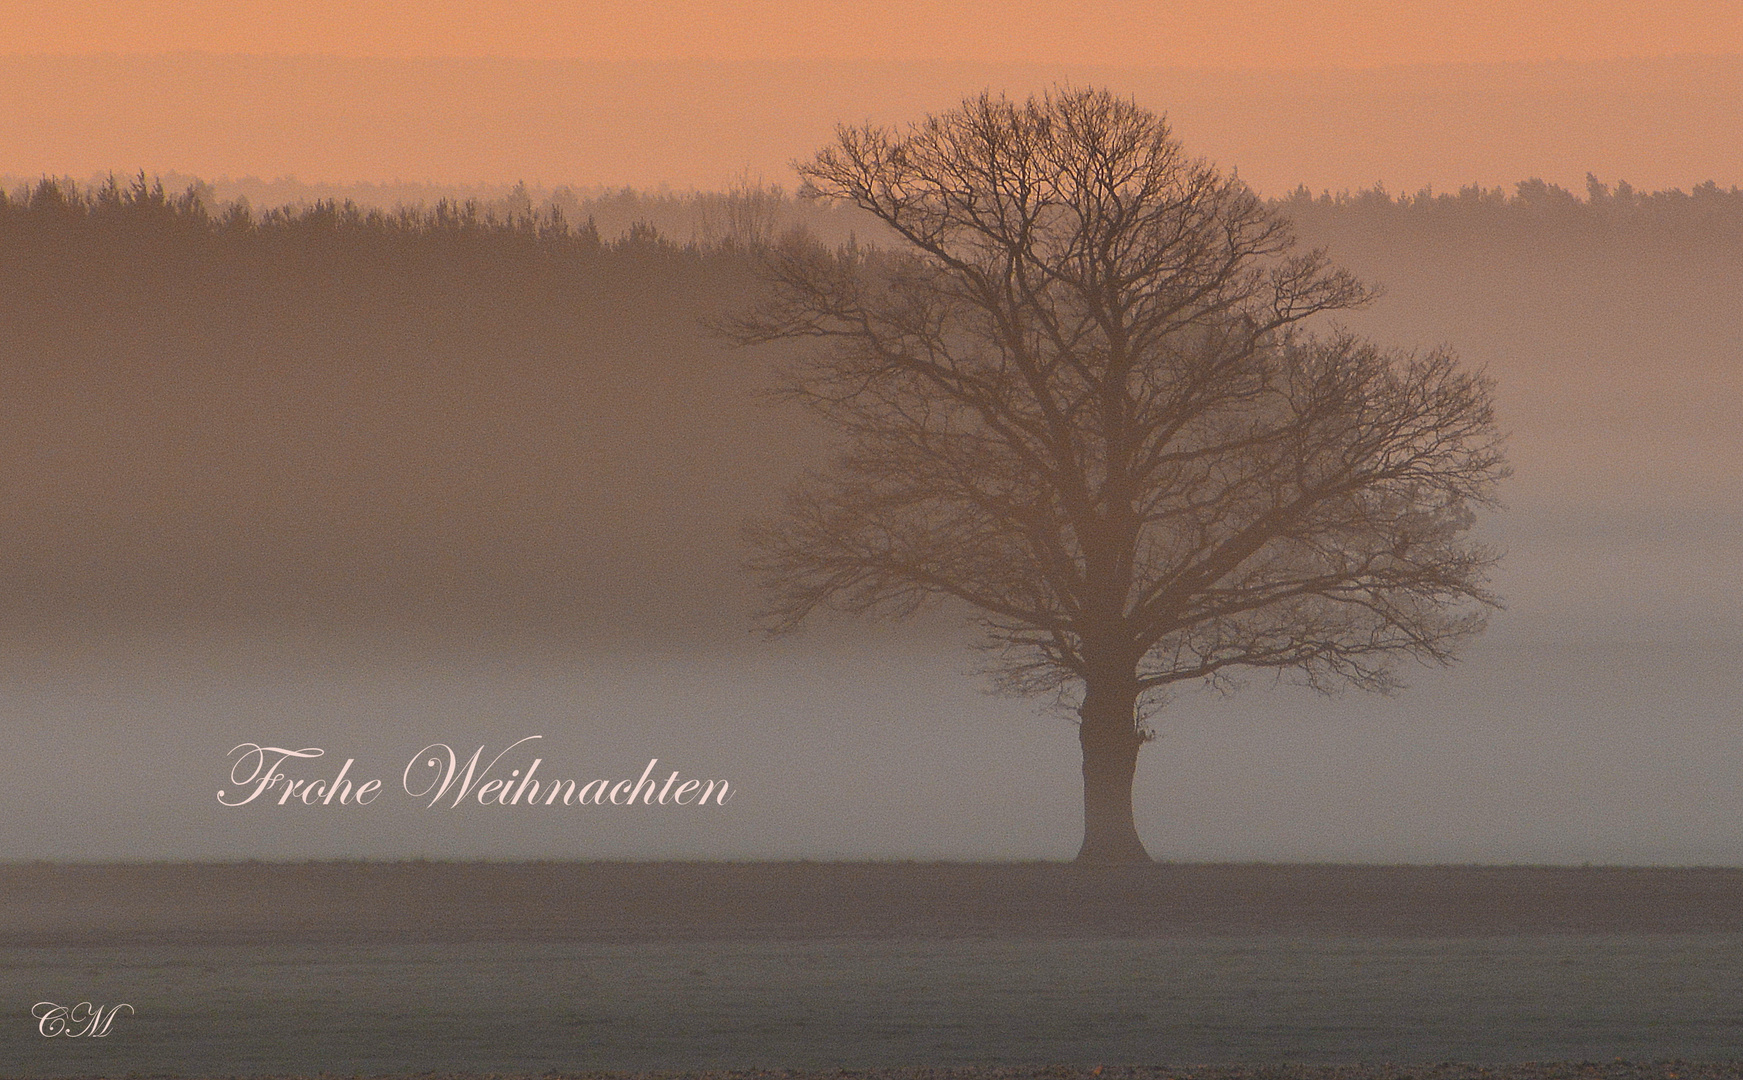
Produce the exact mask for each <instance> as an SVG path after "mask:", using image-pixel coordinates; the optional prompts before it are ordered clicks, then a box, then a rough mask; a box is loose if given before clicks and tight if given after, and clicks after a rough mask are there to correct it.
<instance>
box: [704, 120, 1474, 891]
mask: <svg viewBox="0 0 1743 1080" xmlns="http://www.w3.org/2000/svg"><path fill="white" fill-rule="evenodd" d="M799 172H800V175H801V176H802V177H803V179H804V181H805V188H804V191H805V192H806V193H807V194H809V195H813V196H817V197H822V198H828V199H835V200H845V201H847V202H850V203H852V204H854V205H856V206H858V207H861V208H863V209H864V210H867V211H869V212H870V213H872V214H873V215H875V216H876V217H877V218H878V219H880V220H881V221H882V222H883V223H884V224H885V225H887V226H888V227H889V228H890V230H892V231H893V233H894V236H895V237H896V238H897V240H896V242H895V243H893V244H892V245H886V246H881V247H879V246H874V247H869V248H868V247H861V246H853V245H849V246H848V247H845V248H842V249H839V250H828V249H826V248H824V247H823V246H822V245H820V244H818V243H816V242H814V241H808V240H806V239H804V238H803V237H797V236H795V237H791V238H789V239H788V240H786V241H784V242H782V243H781V244H779V245H777V246H776V247H775V248H774V249H773V250H772V251H770V252H769V255H768V267H769V273H770V277H771V279H772V290H771V294H770V297H771V298H770V299H769V300H767V301H766V302H765V303H764V304H763V305H762V306H760V307H759V308H757V309H756V310H755V311H753V312H752V313H750V314H749V315H747V316H744V317H743V318H741V319H740V320H739V321H738V322H737V323H736V332H737V335H738V337H739V338H740V339H741V340H743V341H746V342H766V341H775V340H783V339H803V340H806V341H809V342H810V343H811V346H810V347H809V348H805V349H803V350H802V351H801V359H800V360H798V361H797V362H796V363H795V364H794V365H792V366H791V367H790V368H789V369H788V371H787V372H786V379H785V382H784V392H785V394H787V395H789V396H791V397H792V398H795V399H797V400H798V401H800V402H802V403H804V404H805V405H806V406H809V407H810V408H811V409H813V410H815V411H816V412H818V413H820V414H822V416H824V417H825V418H827V420H828V421H830V422H831V423H832V424H833V425H834V426H835V427H836V428H838V429H839V430H840V431H841V432H842V433H843V434H844V436H845V444H846V447H845V451H844V453H843V454H842V455H841V456H840V458H839V459H838V460H837V461H836V462H835V463H834V464H833V466H832V467H831V468H830V470H829V471H827V472H825V473H822V474H819V475H814V476H813V477H811V479H810V480H809V481H808V482H806V483H804V484H802V485H801V486H800V487H799V488H798V489H797V490H795V491H794V492H792V493H791V495H790V497H789V504H788V507H787V511H786V513H785V515H784V517H783V518H782V519H781V520H778V521H772V522H766V523H762V524H759V525H754V526H753V527H752V529H751V533H752V539H753V541H754V543H755V544H756V546H757V555H756V556H755V558H754V561H753V566H754V568H755V569H756V570H758V571H759V572H760V574H761V575H762V577H763V578H764V584H765V585H766V586H768V587H769V588H770V589H771V590H772V596H773V598H774V599H773V602H772V604H771V606H770V609H769V617H770V627H771V629H774V630H776V631H784V630H790V629H792V628H794V627H796V626H797V625H798V624H799V623H800V622H801V621H802V620H804V619H805V618H806V617H807V616H809V615H810V614H811V613H812V612H814V611H816V610H817V609H819V608H824V607H832V608H836V609H842V610H847V611H855V612H877V613H883V614H888V615H895V616H905V615H909V614H911V613H913V612H915V611H916V610H918V609H920V608H922V607H924V606H927V605H929V604H931V603H933V602H936V601H948V600H951V599H954V600H955V601H960V602H961V603H963V604H966V605H967V606H968V607H969V608H971V609H973V610H974V611H975V612H976V613H977V616H978V620H979V623H980V626H981V627H982V629H983V630H984V632H985V635H986V639H987V641H986V643H987V645H988V647H989V649H990V650H991V656H992V662H991V664H990V665H989V667H990V669H991V671H992V673H993V675H994V677H995V681H996V683H997V684H998V685H999V686H1000V688H1002V689H1007V690H1012V691H1016V692H1022V693H1033V692H1040V691H1055V692H1058V693H1059V694H1060V695H1061V697H1062V699H1063V700H1064V701H1066V702H1067V703H1068V704H1069V705H1071V706H1074V707H1075V710H1076V713H1077V716H1078V718H1079V724H1078V730H1079V741H1080V743H1081V745H1082V748H1083V847H1082V849H1081V850H1080V852H1079V854H1078V859H1079V861H1082V862H1126V861H1140V860H1147V859H1148V857H1149V856H1148V855H1147V854H1146V852H1145V850H1144V846H1143V844H1142V842H1141V841H1140V840H1139V839H1138V833H1137V829H1136V828H1135V827H1134V824H1133V818H1132V778H1133V773H1134V770H1135V768H1136V765H1137V759H1138V750H1139V748H1140V747H1141V746H1143V744H1144V743H1145V742H1147V741H1149V740H1150V739H1151V738H1153V737H1154V736H1153V734H1152V732H1151V730H1150V728H1149V727H1148V726H1147V724H1146V722H1145V718H1146V715H1147V714H1148V712H1149V711H1150V710H1153V709H1154V708H1155V707H1157V706H1158V705H1159V704H1160V703H1161V702H1162V700H1163V699H1164V698H1165V697H1166V695H1167V693H1168V691H1169V688H1170V687H1172V686H1173V685H1174V684H1176V683H1180V682H1185V681H1188V680H1198V681H1208V682H1209V683H1211V684H1213V685H1217V686H1221V687H1225V688H1226V687H1228V686H1230V685H1232V683H1231V682H1230V679H1231V676H1232V674H1233V673H1234V671H1236V670H1238V669H1243V668H1247V669H1251V668H1260V669H1264V668H1269V669H1275V670H1277V671H1279V672H1284V671H1287V672H1291V673H1294V674H1295V675H1296V676H1298V677H1299V678H1301V679H1302V680H1304V681H1305V682H1306V683H1308V684H1310V685H1312V686H1314V687H1316V688H1318V689H1321V690H1329V689H1332V688H1334V687H1336V686H1340V685H1353V686H1357V687H1360V688H1363V689H1371V690H1385V689H1388V688H1390V687H1392V686H1393V685H1395V680H1394V677H1393V673H1392V672H1393V667H1394V665H1395V664H1396V662H1397V661H1398V659H1399V658H1400V657H1402V656H1414V657H1418V658H1422V659H1425V660H1428V661H1434V662H1440V663H1446V662H1448V661H1449V660H1450V659H1451V657H1452V653H1453V649H1454V647H1455V646H1456V645H1457V644H1458V643H1459V642H1460V640H1461V639H1463V638H1465V637H1467V636H1468V635H1470V634H1472V633H1474V632H1476V631H1477V630H1479V629H1480V628H1481V626H1482V624H1483V616H1484V614H1485V611H1486V609H1488V608H1490V607H1493V606H1494V605H1495V604H1496V601H1495V599H1494V598H1493V597H1492V596H1491V595H1490V594H1489V593H1488V592H1487V591H1486V590H1485V588H1484V579H1485V575H1486V572H1487V570H1488V569H1489V567H1490V566H1491V565H1492V564H1493V563H1494V561H1495V558H1496V555H1495V553H1494V552H1492V551H1490V550H1489V549H1487V548H1484V547H1483V546H1481V545H1479V544H1476V543H1474V542H1472V541H1471V540H1470V539H1468V537H1467V533H1468V531H1469V530H1470V528H1471V525H1472V522H1473V508H1474V507H1478V506H1483V505H1488V504H1490V503H1491V502H1492V491H1493V488H1494V486H1495V484H1496V482H1497V481H1498V480H1500V479H1501V478H1502V477H1503V476H1504V475H1505V474H1506V471H1507V470H1506V467H1505V464H1504V460H1503V457H1502V453H1501V449H1500V439H1499V436H1498V434H1497V432H1496V429H1495V425H1494V420H1493V415H1492V406H1491V383H1490V382H1489V380H1488V379H1486V378H1485V377H1484V376H1482V375H1479V374H1473V373H1470V372H1466V371H1463V370H1461V369H1460V368H1459V366H1458V364H1457V362H1456V361H1455V359H1454V357H1452V356H1451V355H1449V354H1447V353H1446V352H1444V351H1435V352H1430V353H1427V354H1399V353H1395V352H1386V351H1382V350H1381V349H1379V348H1377V347H1376V346H1374V345H1373V344H1371V343H1369V342H1367V341H1365V340H1363V339H1361V338H1358V337H1356V336H1353V335H1351V334H1349V333H1345V332H1340V331H1335V330H1333V331H1331V332H1328V333H1326V334H1324V335H1319V336H1316V335H1315V334H1312V333H1309V332H1308V331H1307V329H1306V328H1305V327H1303V326H1302V325H1301V324H1302V323H1303V322H1304V321H1306V320H1309V319H1311V318H1313V317H1314V316H1317V315H1320V314H1322V313H1324V312H1330V311H1336V310H1338V309H1346V308H1352V307H1355V306H1357V305H1360V304H1362V303H1364V302H1365V301H1366V300H1367V299H1368V298H1369V295H1370V294H1369V293H1368V291H1367V290H1365V289H1364V287H1363V286H1362V285H1361V284H1360V283H1358V282H1357V281H1356V280H1355V279H1354V278H1353V277H1351V276H1350V275H1349V274H1347V273H1345V272H1343V271H1341V270H1337V269H1334V268H1332V267H1331V266H1329V265H1328V263H1327V260H1326V258H1325V256H1324V254H1323V253H1322V252H1318V251H1314V252H1308V253H1305V254H1297V253H1294V252H1293V248H1294V243H1295V241H1294V237H1293V235H1292V233H1291V230H1290V227H1289V225H1288V223H1287V222H1285V221H1283V220H1281V219H1280V218H1278V217H1277V216H1276V215H1275V214H1273V213H1272V212H1271V211H1270V210H1269V209H1267V208H1266V207H1265V206H1264V205H1263V204H1262V203H1261V202H1260V201H1259V200H1258V199H1257V198H1256V197H1255V196H1254V195H1253V193H1252V192H1251V191H1250V190H1249V189H1248V188H1247V187H1246V186H1245V185H1243V184H1242V183H1241V182H1240V181H1239V180H1238V179H1234V178H1230V177H1223V176H1221V175H1219V174H1218V173H1217V172H1216V171H1215V170H1214V169H1213V168H1211V167H1210V166H1209V165H1207V164H1205V163H1203V162H1201V161H1195V160H1191V159H1189V158H1187V157H1185V156H1184V155H1183V153H1182V150H1181V146H1180V144H1179V143H1178V142H1177V141H1175V139H1174V138H1172V136H1171V135H1170V132H1169V128H1168V126H1167V124H1166V122H1165V121H1164V120H1163V118H1162V117H1160V116H1157V115H1156V114H1154V113H1151V112H1148V111H1146V110H1144V109H1142V108H1139V107H1138V106H1137V105H1136V104H1134V103H1132V102H1130V101H1127V100H1122V99H1120V98H1118V97H1115V96H1113V95H1111V94H1109V93H1107V92H1103V91H1097V90H1061V91H1058V92H1055V93H1053V94H1051V95H1049V96H1046V97H1043V98H1040V99H1034V98H1031V99H1029V100H1028V101H1027V102H1026V103H1023V104H1018V103H1015V102H1012V101H1010V100H1007V99H1006V98H1004V97H1002V96H1000V97H994V96H992V95H990V94H983V95H981V96H980V97H978V98H974V99H970V100H968V101H965V102H964V103H963V104H962V106H961V107H959V108H957V109H955V110H953V111H950V112H947V113H944V114H942V115H938V116H932V117H929V118H928V119H926V120H925V121H924V122H923V123H920V124H918V125H914V126H912V127H910V128H909V129H907V130H906V131H895V130H890V129H882V128H875V127H861V128H849V127H843V128H840V129H839V130H838V132H837V138H836V141H835V142H834V143H833V144H832V145H830V146H828V147H827V148H825V149H824V150H822V151H821V152H819V153H818V154H817V156H816V158H815V159H814V160H812V161H811V162H809V163H807V164H803V165H801V166H799Z"/></svg>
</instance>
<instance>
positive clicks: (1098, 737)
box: [1077, 678, 1150, 864]
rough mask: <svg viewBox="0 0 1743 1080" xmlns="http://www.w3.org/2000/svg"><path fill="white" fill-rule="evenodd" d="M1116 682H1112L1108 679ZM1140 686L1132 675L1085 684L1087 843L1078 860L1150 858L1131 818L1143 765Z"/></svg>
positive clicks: (1081, 736)
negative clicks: (1140, 762) (1135, 777)
mask: <svg viewBox="0 0 1743 1080" xmlns="http://www.w3.org/2000/svg"><path fill="white" fill-rule="evenodd" d="M1108 683H1111V684H1112V685H1107V684H1108ZM1137 708H1138V687H1137V685H1136V680H1133V679H1129V678H1128V679H1123V680H1122V679H1108V680H1105V681H1104V680H1099V679H1091V680H1089V682H1088V685H1086V686H1085V687H1084V694H1083V708H1082V709H1080V710H1078V716H1079V717H1080V718H1081V721H1082V722H1081V723H1080V724H1079V725H1078V728H1077V738H1078V742H1079V743H1080V744H1081V745H1082V747H1083V847H1082V848H1080V849H1079V850H1078V852H1077V861H1078V862H1079V863H1101V864H1106V863H1143V862H1149V861H1150V853H1149V852H1147V851H1145V850H1144V842H1143V841H1142V840H1139V839H1138V827H1137V825H1136V824H1135V823H1134V822H1133V821H1132V776H1133V774H1134V773H1135V772H1136V771H1137V768H1138V748H1139V747H1141V746H1143V745H1144V736H1143V734H1142V733H1141V732H1140V731H1139V730H1138V722H1137V720H1138V718H1137Z"/></svg>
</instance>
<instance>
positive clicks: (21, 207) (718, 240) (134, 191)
mask: <svg viewBox="0 0 1743 1080" xmlns="http://www.w3.org/2000/svg"><path fill="white" fill-rule="evenodd" d="M181 179H182V180H184V181H185V183H182V184H181V185H179V186H178V185H176V184H175V183H174V182H173V181H172V182H169V183H166V182H165V181H164V180H163V179H152V180H149V181H148V180H147V178H146V177H145V176H144V175H143V174H140V175H139V176H136V177H134V178H133V179H131V180H129V181H126V182H122V181H119V180H117V179H116V178H114V177H110V178H109V179H108V180H107V181H105V182H103V183H97V184H87V185H80V184H78V183H76V182H75V181H73V180H71V179H69V178H60V179H50V178H45V179H41V180H37V181H35V182H31V183H22V184H21V183H16V182H14V186H13V187H12V189H11V190H10V191H5V190H0V227H4V228H5V229H6V230H7V238H8V239H9V240H10V239H11V238H13V237H14V236H16V235H17V230H19V229H29V228H30V225H29V224H27V223H28V222H29V221H37V222H41V223H47V222H51V221H58V222H61V223H62V224H63V225H64V224H65V223H66V222H68V221H71V220H83V221H85V222H87V223H89V224H90V225H92V226H94V227H98V228H103V229H112V230H121V231H125V230H126V229H127V228H128V223H132V224H133V225H134V226H135V227H146V228H151V227H152V226H148V225H146V223H147V222H151V221H156V222H158V223H160V225H164V224H168V223H171V222H173V223H175V225H177V226H179V227H184V228H190V229H194V230H196V231H197V230H205V231H209V232H212V233H215V234H224V235H231V236H236V235H241V234H245V233H252V234H259V235H274V234H277V235H289V234H296V233H299V232H308V233H315V232H322V231H334V230H339V231H348V232H351V233H354V234H361V233H363V232H371V233H375V234H378V235H382V234H388V233H393V234H399V235H421V236H430V235H436V234H462V233H464V234H469V235H473V236H480V235H485V234H492V235H495V236H497V237H499V238H503V239H506V238H508V237H531V238H533V239H535V240H537V241H539V242H541V243H543V244H544V245H546V246H547V247H548V248H550V249H553V250H567V251H570V252H580V251H589V250H592V249H594V248H600V247H606V248H612V249H622V248H628V249H640V248H645V247H648V246H664V247H675V248H687V249H693V250H696V251H705V250H709V249H718V248H721V247H728V248H731V247H744V246H749V245H754V244H755V243H758V242H765V241H767V240H770V239H772V238H773V237H775V236H776V235H778V234H779V233H781V232H783V231H784V230H786V229H788V228H791V227H793V226H795V225H803V226H804V227H805V228H806V229H807V230H808V231H810V232H811V233H813V234H814V235H816V236H818V237H819V238H821V239H823V240H825V241H826V242H841V241H843V240H845V239H847V237H848V236H849V235H850V234H851V235H856V236H857V237H858V238H859V239H860V240H873V239H875V237H876V235H877V230H878V228H879V226H878V223H877V222H875V221H874V220H872V219H871V218H870V217H869V216H867V215H863V214H861V213H859V212H858V211H857V210H855V209H853V208H851V207H830V206H823V205H819V204H816V203H812V202H808V201H806V200H802V199H797V198H794V197H793V196H792V195H791V194H789V193H788V192H786V191H785V190H784V189H782V188H781V187H779V186H776V185H769V184H763V183H748V182H747V183H740V184H739V185H737V186H735V187H734V188H733V189H732V190H730V191H724V192H693V193H687V194H675V193H672V192H669V191H656V192H644V191H636V190H633V189H627V188H626V189H621V190H601V191H594V192H590V193H578V192H577V191H575V190H574V189H572V188H568V187H559V188H556V189H552V190H548V191H544V190H541V191H532V190H529V189H528V188H527V186H526V185H525V184H517V185H515V186H513V187H508V188H481V189H475V190H473V191H472V192H470V193H468V192H467V191H466V189H454V190H453V191H452V192H450V193H447V194H443V195H440V196H439V197H437V198H434V199H430V198H427V197H419V196H427V195H428V194H430V193H432V192H448V189H444V188H435V187H425V186H419V185H400V186H396V187H377V186H374V185H356V186H353V187H349V188H339V187H332V186H325V187H321V186H313V185H299V184H295V183H293V182H288V181H286V182H278V183H274V184H264V183H259V182H256V183H254V184H252V185H239V184H231V185H227V186H232V187H236V188H237V189H238V194H237V196H236V197H235V198H229V199H226V198H222V197H220V194H219V191H220V189H219V188H218V187H215V186H214V185H212V184H208V183H206V182H203V181H200V180H197V179H194V180H188V179H187V178H181ZM254 189H258V190H256V192H255V193H256V196H257V197H258V196H260V195H282V196H285V201H284V202H283V203H282V204H280V205H275V206H272V207H270V208H266V209H256V208H255V207H254V205H253V202H251V200H250V199H249V197H248V196H247V195H246V194H241V192H242V191H244V190H254ZM393 196H397V197H398V199H397V201H395V202H393V203H392V204H388V203H386V202H384V200H385V199H387V198H389V197H393ZM1270 204H1271V205H1272V206H1273V207H1275V208H1276V209H1278V210H1280V211H1282V212H1283V213H1285V214H1286V215H1288V216H1289V217H1291V218H1293V219H1294V220H1295V221H1296V222H1297V224H1298V225H1299V226H1300V227H1301V228H1302V229H1303V231H1304V232H1306V233H1308V234H1310V235H1317V234H1318V233H1320V232H1321V231H1326V230H1329V231H1333V232H1335V231H1339V230H1356V231H1366V230H1372V229H1376V228H1382V229H1404V230H1409V231H1411V232H1413V233H1417V234H1428V233H1444V234H1447V235H1462V236H1477V235H1488V236H1491V237H1495V236H1513V237H1531V238H1533V239H1540V238H1543V237H1545V236H1546V235H1549V236H1556V237H1561V238H1565V239H1569V240H1573V241H1575V242H1591V241H1593V240H1600V239H1601V240H1608V241H1611V242H1616V241H1623V242H1628V243H1643V244H1662V243H1665V242H1671V243H1679V244H1683V243H1697V244H1701V245H1703V246H1708V245H1714V244H1717V245H1721V246H1722V245H1726V244H1736V243H1743V188H1738V187H1735V186H1733V187H1730V188H1721V187H1719V186H1718V184H1716V183H1715V182H1713V181H1710V180H1709V181H1707V182H1706V183H1704V184H1701V185H1699V186H1697V187H1695V188H1694V189H1693V190H1692V191H1682V190H1680V189H1673V190H1669V191H1653V192H1644V191H1637V190H1635V189H1634V188H1633V187H1632V186H1630V185H1629V184H1628V183H1627V182H1626V181H1623V182H1618V183H1616V184H1614V185H1610V184H1605V183H1603V182H1602V181H1600V180H1599V179H1598V178H1597V177H1596V176H1592V175H1589V174H1588V175H1587V177H1586V186H1585V191H1584V192H1583V193H1575V192H1573V191H1569V190H1568V189H1567V188H1564V187H1561V186H1560V185H1557V184H1551V183H1547V182H1545V181H1543V180H1537V179H1533V180H1523V181H1520V182H1519V183H1517V184H1515V185H1514V187H1513V190H1512V191H1508V190H1507V189H1505V188H1501V187H1494V188H1486V187H1482V186H1479V185H1470V186H1466V187H1464V188H1461V189H1460V190H1459V191H1458V192H1456V193H1447V192H1434V191H1432V190H1429V189H1423V190H1421V191H1418V192H1416V193H1414V194H1410V193H1398V194H1393V193H1390V192H1387V191H1386V190H1385V189H1384V188H1381V187H1374V188H1370V189H1367V190H1363V191H1357V192H1353V193H1352V192H1342V193H1339V194H1335V195H1334V194H1332V193H1331V192H1322V193H1320V194H1318V195H1315V194H1313V193H1312V192H1310V191H1309V190H1308V189H1307V188H1305V187H1298V188H1296V189H1295V191H1293V192H1291V193H1290V194H1289V195H1287V196H1285V197H1283V198H1280V199H1272V200H1270ZM49 227H51V228H52V227H53V226H49ZM499 242H502V241H501V240H499ZM506 242H508V243H511V244H512V243H515V242H516V241H513V240H507V241H506Z"/></svg>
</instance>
